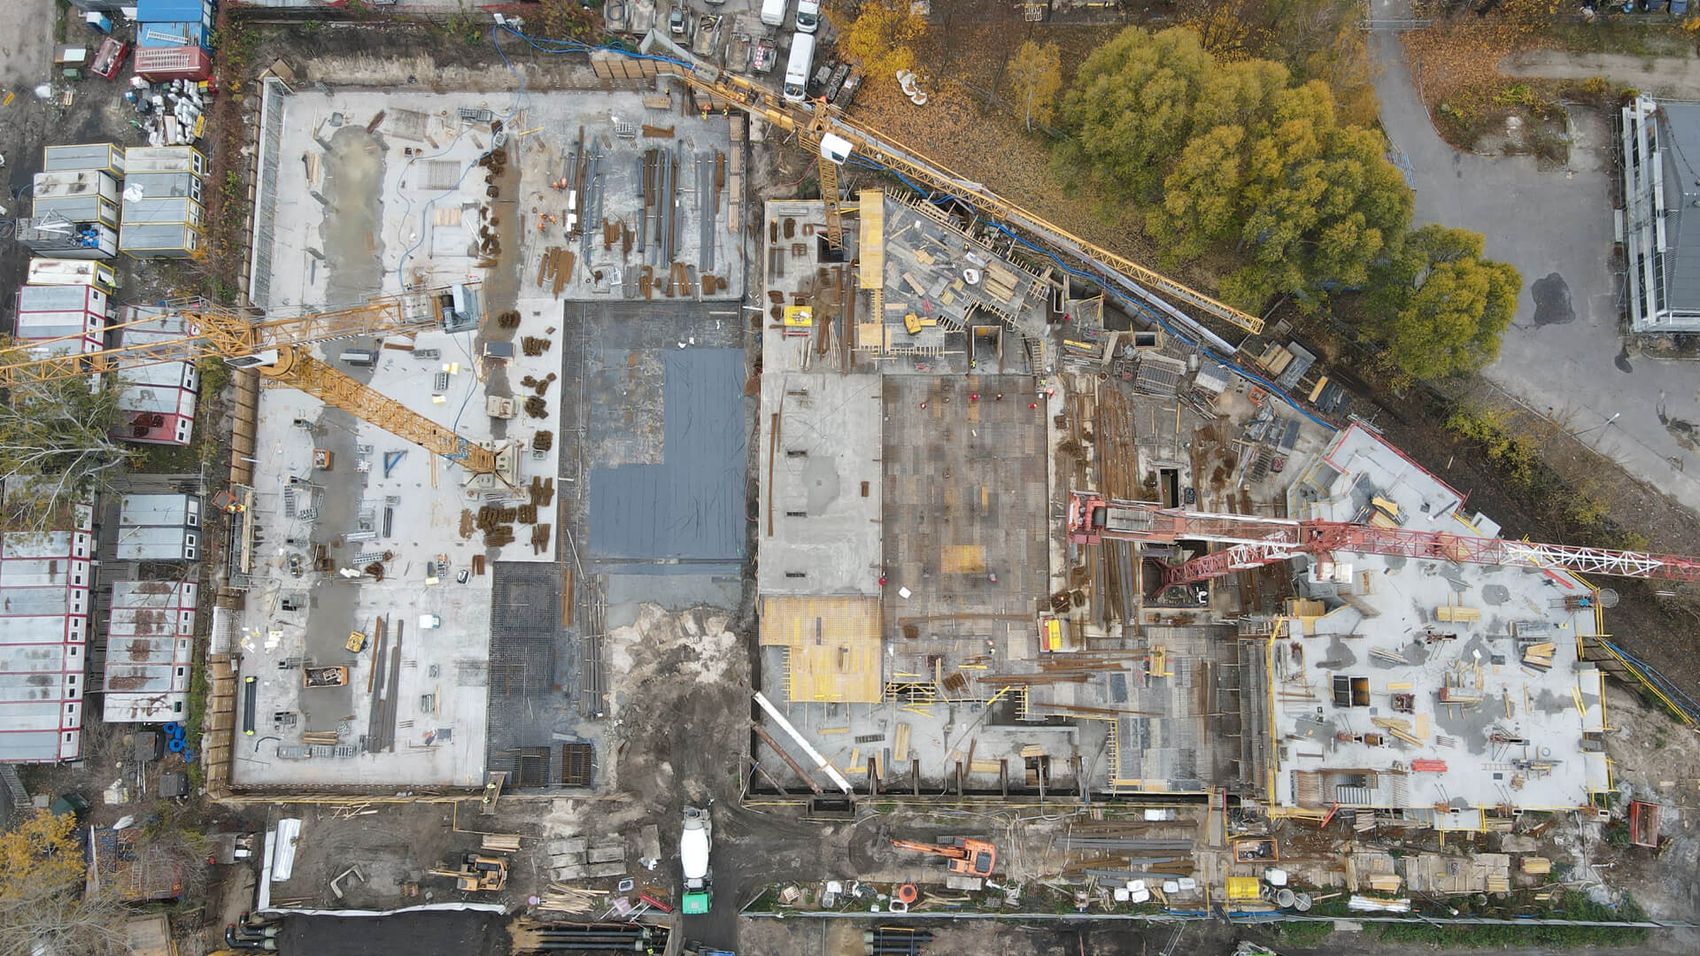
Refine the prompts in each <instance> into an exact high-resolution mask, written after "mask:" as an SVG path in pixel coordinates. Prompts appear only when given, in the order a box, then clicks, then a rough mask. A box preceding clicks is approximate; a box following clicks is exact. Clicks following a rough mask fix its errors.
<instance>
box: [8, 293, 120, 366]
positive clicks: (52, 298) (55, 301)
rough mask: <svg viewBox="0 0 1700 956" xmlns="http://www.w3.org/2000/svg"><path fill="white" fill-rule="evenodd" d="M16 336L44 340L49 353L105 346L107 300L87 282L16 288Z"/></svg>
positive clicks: (83, 350)
mask: <svg viewBox="0 0 1700 956" xmlns="http://www.w3.org/2000/svg"><path fill="white" fill-rule="evenodd" d="M16 304H17V325H16V326H15V328H16V335H17V337H18V340H19V341H21V342H47V341H53V340H62V341H53V344H52V345H51V346H49V347H48V348H47V351H48V352H49V353H61V352H96V351H99V350H100V349H101V348H102V347H104V346H105V344H106V343H105V337H106V322H107V316H108V313H107V307H108V300H107V297H106V293H105V292H103V291H101V290H100V289H98V288H95V287H94V286H88V285H26V286H23V287H21V288H19V289H18V295H17V300H16Z"/></svg>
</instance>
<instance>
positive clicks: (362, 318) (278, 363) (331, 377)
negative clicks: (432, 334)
mask: <svg viewBox="0 0 1700 956" xmlns="http://www.w3.org/2000/svg"><path fill="white" fill-rule="evenodd" d="M450 295H451V290H448V289H432V290H426V291H419V292H407V293H403V294H401V295H397V296H383V297H379V298H375V299H372V300H370V301H369V302H367V303H366V304H364V305H359V306H355V307H352V308H347V309H333V310H325V311H320V312H309V313H304V314H302V315H296V316H289V317H286V318H277V319H261V320H258V321H255V320H252V319H250V318H249V317H247V316H245V315H243V314H241V313H239V312H237V311H235V310H233V309H227V308H222V307H218V306H213V305H209V304H207V303H205V302H201V301H198V300H185V301H182V302H177V303H172V304H171V305H170V306H169V307H168V308H169V309H170V311H171V312H172V313H174V314H176V315H178V316H180V317H181V318H182V319H183V321H184V324H185V325H186V327H187V328H188V331H187V332H186V333H185V334H184V335H182V336H179V337H177V338H173V339H164V340H160V341H150V342H143V343H137V344H133V345H132V344H125V345H117V346H114V347H112V348H107V349H101V350H99V351H96V352H86V353H85V352H74V351H73V352H63V353H61V354H43V353H45V352H50V351H52V350H53V346H54V345H55V344H58V343H61V342H63V343H67V344H73V343H72V341H71V340H73V339H77V340H79V342H80V337H79V336H64V337H62V338H59V339H48V340H33V341H30V342H24V343H17V344H13V345H9V346H7V347H5V348H0V387H7V388H9V387H12V386H15V385H19V384H25V383H30V382H46V381H52V380H55V379H60V378H64V377H67V376H83V375H99V374H103V373H109V372H116V371H118V370H119V369H121V368H134V367H137V366H145V365H158V364H161V363H164V362H197V361H200V360H201V359H204V358H215V359H219V360H221V361H225V362H229V363H230V364H232V365H235V366H237V367H241V368H253V369H255V370H257V371H258V372H259V373H260V374H261V375H263V376H265V377H266V378H269V379H272V380H273V381H276V382H277V383H278V384H280V385H287V386H289V387H291V388H296V389H300V390H301V391H303V392H306V393H307V394H309V395H311V396H313V397H314V398H317V399H319V400H320V401H322V402H324V403H325V404H326V405H329V406H331V407H333V408H340V409H342V410H343V411H346V412H348V413H350V414H352V415H354V416H356V417H357V418H360V419H361V420H363V421H367V422H370V423H371V424H373V425H376V426H378V427H379V428H382V429H384V430H386V431H388V432H389V433H391V434H392V435H395V436H397V437H399V438H405V439H407V440H408V441H410V442H413V443H415V444H418V445H420V446H422V447H424V448H427V449H429V450H430V451H432V452H435V453H437V454H440V455H443V456H444V457H446V458H449V459H451V460H453V461H456V462H459V463H461V464H462V465H463V466H464V467H465V468H466V469H467V471H469V472H471V473H472V474H473V475H475V476H478V475H498V476H504V475H505V477H507V478H511V477H512V474H511V473H512V470H513V464H514V462H513V456H512V454H511V452H510V453H506V454H498V453H497V452H496V451H494V450H492V449H490V448H487V447H485V446H483V445H480V444H478V443H476V442H472V441H469V440H467V439H466V438H463V437H461V436H460V435H458V434H456V433H455V432H454V430H453V429H450V428H445V427H443V426H442V425H439V424H437V423H436V422H434V421H432V420H430V419H429V418H426V417H425V416H424V415H421V414H419V413H418V412H415V411H414V410H412V409H410V408H408V407H407V406H405V405H403V404H401V403H400V402H397V401H396V400H394V399H392V398H390V397H389V396H387V395H385V394H383V393H382V392H380V391H378V390H377V389H374V388H372V387H371V386H369V385H366V384H364V383H362V382H360V381H358V380H356V379H354V378H352V377H350V376H348V375H346V374H344V373H343V372H342V371H340V370H338V369H336V368H335V367H333V366H331V365H329V364H327V363H325V362H321V361H319V360H318V359H316V358H314V357H313V356H312V355H311V353H310V352H309V347H310V346H312V345H314V344H317V343H321V342H329V341H332V340H335V339H343V338H351V337H354V336H361V335H386V334H390V333H396V332H421V331H427V330H430V329H435V328H441V327H442V323H443V319H444V316H445V312H446V306H445V302H446V300H447V299H448V298H449V297H450ZM153 321H155V320H154V319H153V318H148V319H144V320H141V322H146V323H151V322H153ZM130 324H141V323H140V322H139V323H126V324H121V325H118V326H114V327H112V328H114V329H117V330H122V329H124V328H126V327H127V325H130Z"/></svg>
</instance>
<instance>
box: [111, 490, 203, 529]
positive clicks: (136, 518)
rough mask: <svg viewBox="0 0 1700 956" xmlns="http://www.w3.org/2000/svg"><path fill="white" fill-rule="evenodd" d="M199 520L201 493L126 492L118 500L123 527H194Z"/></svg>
mask: <svg viewBox="0 0 1700 956" xmlns="http://www.w3.org/2000/svg"><path fill="white" fill-rule="evenodd" d="M200 523H201V499H200V496H199V495H182V494H158V495H125V496H124V497H123V498H121V499H119V502H118V524H119V526H120V527H125V528H131V527H140V526H145V525H170V526H172V527H176V528H195V527H199V526H200Z"/></svg>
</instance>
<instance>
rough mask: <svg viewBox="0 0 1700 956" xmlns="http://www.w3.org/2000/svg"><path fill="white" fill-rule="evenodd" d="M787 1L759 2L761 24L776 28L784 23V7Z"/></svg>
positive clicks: (766, 0)
mask: <svg viewBox="0 0 1700 956" xmlns="http://www.w3.org/2000/svg"><path fill="white" fill-rule="evenodd" d="M788 2H789V0H761V22H763V23H765V24H767V25H768V26H770V27H776V26H779V25H781V24H783V23H784V22H785V5H786V4H787V3H788Z"/></svg>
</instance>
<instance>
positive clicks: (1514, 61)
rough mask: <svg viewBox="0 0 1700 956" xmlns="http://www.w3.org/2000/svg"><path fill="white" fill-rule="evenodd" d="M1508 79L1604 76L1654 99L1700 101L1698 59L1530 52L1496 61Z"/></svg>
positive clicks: (1572, 78) (1561, 78) (1618, 84)
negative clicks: (1654, 97)
mask: <svg viewBox="0 0 1700 956" xmlns="http://www.w3.org/2000/svg"><path fill="white" fill-rule="evenodd" d="M1499 71H1500V72H1501V73H1504V74H1505V75H1507V76H1528V77H1535V78H1537V79H1544V80H1586V79H1589V78H1592V77H1596V76H1603V77H1605V78H1606V79H1608V80H1610V81H1611V83H1612V85H1613V86H1614V87H1634V88H1635V89H1638V90H1641V91H1643V92H1646V93H1652V94H1653V95H1655V96H1664V97H1670V98H1673V99H1700V57H1695V56H1629V55H1627V54H1622V53H1565V52H1563V51H1561V50H1533V51H1530V52H1528V53H1514V54H1512V55H1511V56H1508V57H1506V58H1505V59H1503V60H1500V61H1499Z"/></svg>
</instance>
